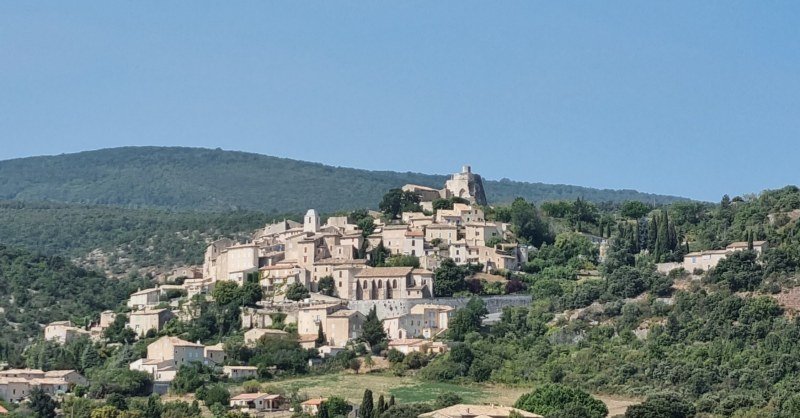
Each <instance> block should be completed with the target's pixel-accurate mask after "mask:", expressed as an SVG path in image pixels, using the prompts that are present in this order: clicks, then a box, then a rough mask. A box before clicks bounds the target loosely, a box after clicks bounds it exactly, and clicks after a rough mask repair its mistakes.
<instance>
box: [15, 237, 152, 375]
mask: <svg viewBox="0 0 800 418" xmlns="http://www.w3.org/2000/svg"><path fill="white" fill-rule="evenodd" d="M145 283H146V282H145V281H143V280H141V279H125V280H113V279H107V278H105V277H103V276H101V275H99V274H97V273H95V272H92V271H87V270H84V269H81V268H78V267H75V265H73V264H72V263H70V262H69V260H66V259H64V258H62V257H57V256H45V255H40V254H37V253H34V252H29V251H25V250H21V249H18V248H12V247H7V246H5V245H0V295H2V297H0V360H6V359H12V360H13V359H15V358H18V356H19V354H20V352H21V350H22V348H23V347H25V345H27V343H28V342H29V340H30V339H31V338H33V337H36V336H41V334H42V326H43V325H44V324H47V323H50V322H53V321H63V320H72V321H75V322H76V323H80V324H86V323H88V322H89V321H91V320H96V319H97V314H98V313H99V312H102V311H103V310H106V309H114V308H117V307H118V305H119V304H120V303H121V302H122V301H123V300H125V299H127V297H128V296H129V295H130V293H131V292H133V291H136V289H137V288H140V287H143V286H145V285H146V284H145Z"/></svg>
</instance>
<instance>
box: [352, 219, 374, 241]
mask: <svg viewBox="0 0 800 418" xmlns="http://www.w3.org/2000/svg"><path fill="white" fill-rule="evenodd" d="M356 225H358V229H360V230H361V235H362V236H363V237H364V238H366V237H368V236H370V235H372V233H373V232H375V220H374V219H372V217H371V216H368V217H366V218H362V219H361V220H359V221H358V223H356Z"/></svg>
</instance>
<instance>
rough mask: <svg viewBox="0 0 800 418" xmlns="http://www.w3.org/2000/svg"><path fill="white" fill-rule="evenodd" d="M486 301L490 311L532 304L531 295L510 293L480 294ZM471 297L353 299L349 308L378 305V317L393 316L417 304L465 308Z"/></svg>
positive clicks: (365, 307)
mask: <svg viewBox="0 0 800 418" xmlns="http://www.w3.org/2000/svg"><path fill="white" fill-rule="evenodd" d="M479 297H480V298H481V299H483V301H484V302H485V303H486V309H487V310H488V311H489V313H498V312H502V311H503V309H504V308H506V307H509V306H528V305H530V304H531V300H532V298H531V296H530V295H509V296H479ZM469 300H470V298H468V297H463V298H434V299H383V300H352V301H350V302H348V304H347V306H348V308H349V309H353V310H356V311H359V312H361V313H363V314H364V315H366V314H368V313H369V311H370V310H371V309H372V307H373V306H375V307H377V309H376V311H377V313H378V318H381V319H383V318H392V317H396V316H400V315H405V314H407V313H409V312H410V311H411V308H412V307H413V306H415V305H421V304H428V303H429V304H434V305H447V306H452V307H454V308H456V309H459V308H463V307H464V306H466V304H467V302H469Z"/></svg>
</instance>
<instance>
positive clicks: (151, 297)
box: [128, 287, 161, 309]
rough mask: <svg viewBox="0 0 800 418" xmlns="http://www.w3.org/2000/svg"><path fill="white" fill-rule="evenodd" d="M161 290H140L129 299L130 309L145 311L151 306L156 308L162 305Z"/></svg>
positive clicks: (155, 288)
mask: <svg viewBox="0 0 800 418" xmlns="http://www.w3.org/2000/svg"><path fill="white" fill-rule="evenodd" d="M160 299H161V289H159V288H157V287H154V288H152V289H144V290H141V289H140V290H139V291H137V292H134V293H133V294H131V296H130V298H129V299H128V307H129V308H131V309H145V308H148V307H151V306H156V305H158V304H159V303H161V300H160Z"/></svg>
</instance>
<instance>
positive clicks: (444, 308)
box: [411, 303, 455, 314]
mask: <svg viewBox="0 0 800 418" xmlns="http://www.w3.org/2000/svg"><path fill="white" fill-rule="evenodd" d="M426 309H433V310H437V311H444V312H450V311H452V310H453V309H455V308H453V307H452V306H447V305H434V304H432V303H421V304H419V305H414V306H412V307H411V313H412V314H421V313H423V312H425V310H426Z"/></svg>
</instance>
